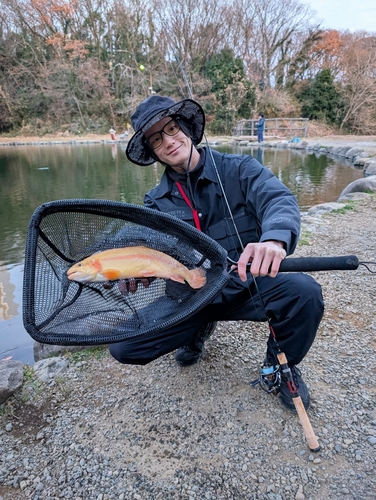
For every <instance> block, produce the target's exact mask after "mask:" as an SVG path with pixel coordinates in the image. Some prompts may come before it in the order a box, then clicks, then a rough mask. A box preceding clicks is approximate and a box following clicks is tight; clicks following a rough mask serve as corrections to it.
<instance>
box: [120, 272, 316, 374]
mask: <svg viewBox="0 0 376 500" xmlns="http://www.w3.org/2000/svg"><path fill="white" fill-rule="evenodd" d="M257 286H258V290H259V292H260V295H261V297H262V302H261V299H260V296H259V294H258V293H257V292H256V290H255V287H254V285H252V284H251V285H250V288H249V289H247V288H246V289H243V290H241V291H239V292H238V293H233V294H231V295H230V296H229V297H230V298H229V299H227V300H226V299H225V298H224V297H223V299H222V300H221V301H218V300H216V301H214V302H213V303H212V304H209V305H208V306H206V307H205V308H204V309H202V310H201V311H199V312H198V313H197V314H196V315H194V316H193V317H191V318H189V319H188V320H186V321H183V322H182V323H179V324H177V325H175V326H173V327H172V328H169V329H167V330H164V331H160V332H157V333H155V334H153V335H151V336H150V337H147V338H140V339H137V338H135V339H130V340H126V341H124V342H119V343H116V344H111V345H110V352H111V354H112V356H113V357H114V358H115V359H116V360H117V361H119V362H120V363H126V364H137V365H144V364H147V363H149V362H150V361H153V360H154V359H156V358H158V357H160V356H163V355H164V354H167V353H169V352H171V351H174V350H175V349H177V348H179V347H181V346H183V345H188V344H189V343H190V342H191V341H192V340H193V339H194V338H195V336H196V335H197V331H198V329H199V328H200V327H201V326H202V325H205V324H207V323H212V322H214V321H226V320H249V321H267V319H268V318H269V319H270V320H271V325H272V326H273V330H274V332H275V335H276V338H277V341H278V344H279V346H280V348H281V350H282V351H283V352H284V353H285V354H286V356H287V359H288V362H289V364H294V365H297V364H298V363H300V361H301V360H302V359H303V358H304V356H305V355H306V354H307V352H308V350H309V349H310V347H311V345H312V343H313V341H314V339H315V336H316V331H317V328H318V326H319V324H320V321H321V318H322V315H323V312H324V303H323V299H322V294H321V287H320V285H319V284H318V283H316V281H315V280H314V279H313V278H311V277H310V276H308V275H306V274H301V273H290V274H283V273H280V274H278V275H277V276H276V277H275V278H270V277H268V276H266V277H260V278H257ZM263 305H264V306H265V308H264V306H263ZM275 352H276V348H275V342H273V341H272V339H271V337H269V340H268V354H269V355H271V354H274V355H275Z"/></svg>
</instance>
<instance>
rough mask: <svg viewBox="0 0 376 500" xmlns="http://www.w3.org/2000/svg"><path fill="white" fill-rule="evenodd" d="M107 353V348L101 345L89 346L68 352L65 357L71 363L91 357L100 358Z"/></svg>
mask: <svg viewBox="0 0 376 500" xmlns="http://www.w3.org/2000/svg"><path fill="white" fill-rule="evenodd" d="M106 354H107V349H106V348H105V347H103V346H101V347H90V348H88V349H84V350H82V351H75V352H68V353H67V354H66V357H67V358H68V359H69V360H71V361H72V362H73V363H79V362H82V361H88V360H90V359H92V358H94V359H98V360H101V359H103V358H104V357H105V356H106Z"/></svg>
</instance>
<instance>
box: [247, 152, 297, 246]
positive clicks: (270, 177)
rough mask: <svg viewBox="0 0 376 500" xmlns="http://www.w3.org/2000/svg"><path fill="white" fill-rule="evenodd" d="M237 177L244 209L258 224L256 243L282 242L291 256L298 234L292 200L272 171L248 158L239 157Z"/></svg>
mask: <svg viewBox="0 0 376 500" xmlns="http://www.w3.org/2000/svg"><path fill="white" fill-rule="evenodd" d="M238 174H239V181H240V184H241V190H242V192H243V195H244V197H245V200H246V206H247V209H248V210H249V211H250V212H251V213H253V215H254V216H255V217H256V218H257V219H258V221H259V224H260V229H261V236H260V241H268V240H279V241H283V242H284V243H285V245H286V252H287V254H288V255H290V254H292V253H293V252H294V250H295V248H296V245H297V242H298V239H299V234H300V209H299V206H298V203H297V200H296V197H295V196H294V195H293V194H292V193H291V191H290V190H289V189H288V188H287V187H286V186H285V185H284V184H283V183H282V182H281V181H280V180H279V179H278V178H277V177H276V176H275V175H274V174H273V172H271V171H270V170H269V169H268V168H266V167H263V166H262V165H261V164H260V163H259V162H258V161H257V160H255V159H254V158H252V157H251V156H244V157H243V158H242V160H241V161H240V163H239V170H238Z"/></svg>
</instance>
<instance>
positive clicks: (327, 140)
mask: <svg viewBox="0 0 376 500" xmlns="http://www.w3.org/2000/svg"><path fill="white" fill-rule="evenodd" d="M285 140H286V139H285V138H284V137H268V136H266V137H265V141H264V143H263V144H261V145H259V144H258V143H257V139H256V138H255V137H249V136H244V137H236V136H223V135H220V136H210V137H208V142H209V143H216V142H219V143H224V144H228V143H231V142H232V143H235V144H236V143H237V142H242V141H248V142H250V145H251V146H253V145H255V146H261V147H271V144H272V143H281V144H282V143H283V142H284V141H285ZM304 141H306V142H308V143H309V144H320V145H322V146H323V147H328V146H343V145H345V144H348V145H350V146H351V147H354V148H355V147H356V148H362V149H363V150H364V151H365V152H367V153H369V154H370V156H376V136H356V135H327V136H310V137H305V138H302V139H301V142H300V144H301V143H302V142H304ZM127 142H128V138H124V139H120V138H119V137H118V138H116V139H115V140H112V139H111V138H110V136H109V134H84V135H80V136H71V135H69V136H64V135H63V134H60V135H59V134H54V135H52V134H51V135H46V136H43V137H38V136H22V135H20V136H15V137H14V138H10V137H1V136H0V147H1V146H13V147H14V146H28V145H45V144H52V145H53V144H98V143H105V144H126V143H127ZM298 145H299V143H297V144H291V145H290V147H291V148H292V149H295V147H296V146H298ZM297 149H299V148H297Z"/></svg>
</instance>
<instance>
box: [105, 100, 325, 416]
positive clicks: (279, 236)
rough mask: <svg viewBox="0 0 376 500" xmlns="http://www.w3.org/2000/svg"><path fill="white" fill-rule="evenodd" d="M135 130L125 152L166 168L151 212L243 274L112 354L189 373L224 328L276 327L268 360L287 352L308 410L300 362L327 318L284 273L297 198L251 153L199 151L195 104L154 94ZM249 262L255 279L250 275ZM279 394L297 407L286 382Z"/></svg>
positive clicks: (151, 198) (294, 237)
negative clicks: (180, 226)
mask: <svg viewBox="0 0 376 500" xmlns="http://www.w3.org/2000/svg"><path fill="white" fill-rule="evenodd" d="M132 126H133V129H134V131H135V133H134V135H133V136H132V138H131V139H130V141H129V143H128V146H127V151H126V154H127V157H128V158H129V159H130V161H132V162H133V163H136V164H137V165H151V164H152V163H154V162H155V161H159V162H160V163H162V164H163V165H164V166H165V172H164V175H163V177H162V179H161V182H160V184H159V185H157V186H156V187H154V188H153V189H152V190H151V191H150V192H149V193H147V194H146V196H145V205H146V206H147V207H149V208H153V209H155V210H159V211H161V212H166V213H169V214H171V215H174V216H176V217H179V218H180V219H183V220H185V221H186V222H188V223H191V224H192V225H195V226H196V227H197V228H198V229H199V230H201V231H203V232H205V233H206V234H208V235H209V236H210V237H212V238H213V239H215V240H216V241H217V242H218V243H219V244H220V245H222V246H223V247H224V248H225V249H226V250H227V252H228V255H229V257H230V258H231V259H233V260H236V261H237V262H238V275H236V274H233V273H231V274H233V277H232V278H231V280H230V281H229V283H228V285H226V286H225V287H224V289H223V290H222V292H221V293H220V294H218V295H217V296H216V297H215V299H214V300H213V302H212V303H211V304H209V305H208V306H206V307H205V308H204V309H202V310H201V311H199V312H198V313H196V314H195V315H194V316H192V317H190V318H189V319H188V320H186V321H183V322H181V323H179V324H178V325H175V326H174V327H172V328H170V329H168V330H164V331H160V332H158V333H157V334H154V335H152V336H151V337H148V338H147V339H134V340H129V341H125V342H121V343H117V344H111V345H110V351H111V354H112V355H113V356H114V357H115V359H117V360H118V361H120V362H121V363H130V364H146V363H148V362H149V361H152V360H153V359H156V358H157V357H159V356H162V355H164V354H166V353H168V352H171V351H173V350H175V349H177V351H176V355H175V359H176V361H177V363H178V364H179V365H181V366H189V365H193V364H194V363H197V361H199V360H200V359H201V358H202V356H203V352H204V342H205V340H207V339H208V338H209V336H210V335H211V334H212V332H213V330H214V329H215V325H216V322H217V321H225V320H250V321H267V320H269V321H270V325H271V326H272V329H273V331H274V332H275V336H276V340H277V342H276V341H275V340H274V338H273V336H272V335H270V338H269V340H268V342H267V350H266V356H265V363H267V364H268V365H273V366H276V365H277V364H278V361H277V358H276V354H277V352H278V347H279V348H280V349H281V350H282V351H283V352H284V353H285V354H286V356H287V359H288V362H289V365H290V366H291V370H292V373H293V376H294V380H295V383H296V385H297V386H298V390H299V394H300V396H301V398H302V400H303V403H304V405H305V406H306V408H308V406H309V402H310V396H309V393H308V389H307V387H306V385H305V383H304V381H303V379H302V377H301V373H300V371H299V369H298V368H296V365H297V364H298V363H300V361H301V360H302V359H303V357H304V356H305V355H306V353H307V352H308V350H309V348H310V347H311V344H312V342H313V340H314V338H315V334H316V330H317V328H318V325H319V323H320V321H321V318H322V314H323V301H322V295H321V288H320V286H319V285H318V284H317V283H316V282H315V281H314V280H313V279H312V278H311V277H310V276H307V275H304V274H300V273H291V274H282V273H281V274H278V269H279V265H280V263H281V261H282V259H283V258H284V257H285V256H286V254H291V253H292V252H293V251H294V248H295V246H296V244H297V241H298V237H299V231H300V212H299V207H298V205H297V202H296V199H295V197H294V196H293V195H292V193H291V192H290V191H289V190H288V189H287V188H286V186H284V185H283V184H282V183H281V182H280V181H279V180H278V179H277V178H276V177H275V176H274V175H273V173H272V172H271V171H270V170H269V169H267V168H264V167H263V166H262V165H261V164H260V163H258V162H257V161H256V160H255V159H254V158H252V157H251V156H245V155H229V154H221V153H219V152H217V151H214V150H209V149H207V148H199V147H197V146H198V145H199V144H200V142H201V140H202V136H203V132H204V126H205V116H204V112H203V110H202V108H201V106H200V105H199V104H198V103H197V102H195V101H193V100H191V99H184V100H182V101H179V102H175V101H174V100H172V99H170V98H169V97H162V96H157V95H153V96H151V97H149V98H147V99H146V100H145V101H143V102H142V103H141V104H140V105H139V107H138V108H137V109H136V111H135V113H134V114H133V116H132ZM217 174H218V175H217ZM218 176H219V178H218ZM238 236H239V238H238ZM239 239H241V242H240V241H239ZM243 247H244V250H243ZM248 263H251V265H250V269H249V271H250V273H251V274H252V275H253V277H254V278H252V276H251V275H250V274H249V273H248V274H247V264H248ZM255 282H256V283H257V286H256V285H255ZM277 343H278V344H277ZM280 396H281V401H282V403H283V404H284V405H285V406H287V407H288V408H290V409H292V410H294V408H295V407H294V404H293V401H292V398H291V396H290V392H289V390H288V387H287V384H286V382H285V381H283V382H282V384H281V387H280Z"/></svg>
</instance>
